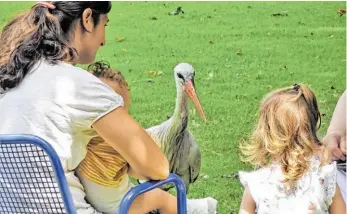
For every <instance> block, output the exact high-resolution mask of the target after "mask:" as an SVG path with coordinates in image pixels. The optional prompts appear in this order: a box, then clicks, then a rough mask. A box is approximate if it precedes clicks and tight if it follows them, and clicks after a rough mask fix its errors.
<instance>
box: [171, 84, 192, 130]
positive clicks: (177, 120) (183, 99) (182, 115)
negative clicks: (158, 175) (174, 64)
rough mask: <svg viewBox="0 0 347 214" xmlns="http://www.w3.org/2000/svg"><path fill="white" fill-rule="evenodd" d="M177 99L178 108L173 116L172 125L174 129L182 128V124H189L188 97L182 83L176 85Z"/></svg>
mask: <svg viewBox="0 0 347 214" xmlns="http://www.w3.org/2000/svg"><path fill="white" fill-rule="evenodd" d="M176 89H177V97H176V107H175V111H174V114H173V116H172V121H171V124H172V126H173V127H176V128H180V127H182V125H184V126H185V125H186V124H182V123H186V122H187V117H188V96H187V94H186V93H185V92H184V90H183V86H182V85H181V83H176Z"/></svg>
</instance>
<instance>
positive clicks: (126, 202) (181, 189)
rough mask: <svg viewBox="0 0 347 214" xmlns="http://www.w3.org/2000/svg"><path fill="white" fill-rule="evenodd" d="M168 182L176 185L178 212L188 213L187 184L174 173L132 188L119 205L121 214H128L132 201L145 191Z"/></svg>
mask: <svg viewBox="0 0 347 214" xmlns="http://www.w3.org/2000/svg"><path fill="white" fill-rule="evenodd" d="M168 183H173V184H174V185H175V187H176V191H177V210H178V214H186V213H187V197H186V188H185V185H184V183H183V181H182V180H181V178H180V177H178V176H177V175H175V174H172V173H171V174H170V175H169V177H168V178H167V179H165V180H160V181H146V182H145V183H142V184H140V185H137V186H135V187H133V188H132V189H131V190H129V191H128V192H127V194H126V195H125V196H124V198H123V199H122V201H121V203H120V205H119V214H127V213H128V210H129V208H130V205H131V204H132V202H133V201H134V199H135V198H136V197H137V196H139V195H141V194H143V193H145V192H148V191H151V190H153V189H156V188H159V187H161V186H163V185H165V184H168Z"/></svg>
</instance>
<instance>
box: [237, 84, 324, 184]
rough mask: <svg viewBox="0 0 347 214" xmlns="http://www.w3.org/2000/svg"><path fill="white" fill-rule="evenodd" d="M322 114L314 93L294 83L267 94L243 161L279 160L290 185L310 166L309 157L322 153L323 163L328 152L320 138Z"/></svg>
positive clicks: (262, 163)
mask: <svg viewBox="0 0 347 214" xmlns="http://www.w3.org/2000/svg"><path fill="white" fill-rule="evenodd" d="M320 123H321V116H320V112H319V108H318V103H317V99H316V96H315V95H314V93H313V92H312V91H311V90H310V89H309V88H308V87H306V86H305V85H302V84H295V85H294V86H292V87H289V88H282V89H278V90H276V91H273V92H272V93H270V94H268V95H267V96H266V97H265V98H264V99H263V101H262V103H261V107H260V111H259V121H258V124H257V126H256V128H255V130H254V132H253V134H252V136H251V137H250V142H249V143H247V142H246V143H242V144H241V146H240V148H241V152H242V158H241V159H242V160H243V161H245V162H247V163H250V164H252V165H255V166H258V167H264V166H267V165H270V164H272V163H274V162H279V163H280V165H281V169H282V172H283V174H284V177H285V180H284V181H283V182H285V183H287V184H289V187H292V186H293V185H295V183H296V181H297V180H298V179H300V178H301V177H302V176H303V175H304V174H305V173H306V172H307V171H308V169H309V167H310V158H311V157H312V156H313V155H314V154H316V153H318V154H321V155H320V158H321V163H322V165H323V164H324V163H326V162H327V160H328V151H327V149H325V148H324V147H323V145H322V144H321V142H320V140H319V139H318V137H317V130H318V129H319V127H320Z"/></svg>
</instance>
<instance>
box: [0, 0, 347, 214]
mask: <svg viewBox="0 0 347 214" xmlns="http://www.w3.org/2000/svg"><path fill="white" fill-rule="evenodd" d="M345 4H346V3H345V2H114V3H113V9H112V11H111V13H110V14H109V18H110V23H109V26H108V29H107V38H106V39H107V42H106V43H107V44H106V46H105V47H103V48H101V50H100V52H99V54H98V56H97V58H98V59H104V60H107V61H109V62H110V63H111V64H112V66H113V67H116V68H119V69H120V70H121V71H122V72H123V73H124V74H125V76H126V78H127V80H128V82H129V84H130V87H131V93H132V107H131V114H132V115H133V116H134V117H135V118H136V119H137V120H138V121H139V122H140V123H141V124H142V125H143V126H144V127H150V126H152V125H156V124H158V123H160V122H162V121H164V120H166V119H167V116H168V115H171V114H172V113H173V111H174V106H175V95H176V92H175V84H174V79H173V71H172V70H173V67H174V66H175V65H176V64H177V63H180V62H188V63H191V64H192V65H193V66H194V67H195V69H196V80H195V82H196V87H197V92H198V94H199V97H200V99H201V103H202V105H203V107H204V110H205V113H206V115H207V118H208V121H209V122H208V123H204V122H203V121H202V119H201V118H199V115H198V114H196V113H194V111H191V112H192V114H191V117H190V119H189V128H190V130H191V131H192V133H193V134H194V135H195V137H196V139H197V142H198V144H199V146H200V148H201V151H202V169H201V174H202V176H201V177H200V178H199V179H198V180H197V182H196V183H195V184H194V185H192V186H191V189H190V193H189V195H188V196H189V197H190V198H198V197H207V196H211V197H215V198H216V199H217V200H218V201H219V208H218V213H221V214H231V213H236V212H237V211H238V207H239V203H240V199H241V196H242V188H241V185H240V184H239V181H238V180H237V179H235V178H233V177H232V176H230V175H232V174H233V173H235V172H237V171H238V170H241V169H248V168H249V167H248V166H246V165H244V164H242V163H241V162H240V161H239V151H238V144H239V141H240V139H241V138H243V137H245V136H246V135H248V134H249V133H250V132H251V130H252V128H253V125H254V123H255V122H256V113H257V109H258V106H259V101H260V99H261V98H262V97H263V96H264V95H265V94H266V93H268V92H270V91H271V90H273V89H276V88H278V87H285V86H289V85H292V84H293V83H298V82H302V83H306V84H308V85H309V86H311V88H312V89H313V90H314V92H315V93H316V95H317V97H318V100H319V105H320V108H321V112H322V113H323V114H324V116H323V117H322V120H323V121H322V127H321V130H320V136H323V135H324V133H325V130H326V129H327V126H328V124H329V121H330V118H331V115H332V113H333V110H334V107H335V104H336V102H337V99H338V98H339V96H340V95H341V93H342V92H343V91H344V90H345V88H346V85H345V84H346V73H345V72H346V49H345V47H346V27H345V26H346V17H345V16H342V17H340V16H339V15H338V14H337V13H336V10H337V9H338V8H345V7H346V5H345ZM31 5H32V3H30V2H26V3H20V2H12V3H5V2H1V3H0V6H1V8H2V13H1V14H0V20H1V26H3V25H4V22H5V21H7V20H9V17H12V16H13V15H14V14H16V13H17V12H18V11H22V10H23V9H26V8H29V7H30V6H31ZM178 6H182V8H183V10H184V11H185V14H184V15H178V16H169V15H168V12H171V11H173V10H175V9H176V8H177V7H178ZM5 11H6V12H5ZM280 11H288V16H271V14H273V13H278V12H280ZM154 17H155V18H154ZM149 71H161V72H162V73H163V75H159V76H153V75H150V74H148V72H149ZM149 80H151V81H149ZM191 109H193V106H191Z"/></svg>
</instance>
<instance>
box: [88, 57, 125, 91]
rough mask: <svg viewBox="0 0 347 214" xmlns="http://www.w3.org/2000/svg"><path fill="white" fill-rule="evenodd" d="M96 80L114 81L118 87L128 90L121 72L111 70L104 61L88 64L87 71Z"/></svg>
mask: <svg viewBox="0 0 347 214" xmlns="http://www.w3.org/2000/svg"><path fill="white" fill-rule="evenodd" d="M87 70H88V71H89V72H91V73H92V74H94V76H96V77H98V78H105V79H108V80H112V81H115V82H117V83H118V84H119V86H126V87H127V88H129V86H128V83H127V81H126V80H125V78H124V76H123V74H122V72H120V71H119V70H117V69H112V68H111V66H110V65H109V63H107V62H105V61H98V62H94V63H93V64H90V65H89V66H88V69H87Z"/></svg>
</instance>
